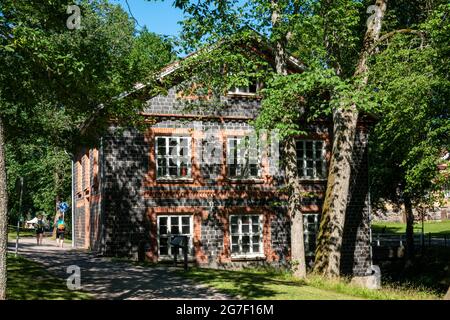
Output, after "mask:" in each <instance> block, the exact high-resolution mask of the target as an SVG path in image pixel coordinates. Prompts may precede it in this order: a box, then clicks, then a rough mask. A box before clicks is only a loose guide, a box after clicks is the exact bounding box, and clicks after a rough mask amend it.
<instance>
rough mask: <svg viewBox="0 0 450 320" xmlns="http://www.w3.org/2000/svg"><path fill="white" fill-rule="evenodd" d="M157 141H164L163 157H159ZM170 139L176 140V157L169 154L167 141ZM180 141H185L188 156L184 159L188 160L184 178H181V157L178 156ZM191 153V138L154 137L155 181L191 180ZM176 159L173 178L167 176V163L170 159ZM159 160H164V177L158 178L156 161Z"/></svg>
mask: <svg viewBox="0 0 450 320" xmlns="http://www.w3.org/2000/svg"><path fill="white" fill-rule="evenodd" d="M159 139H165V141H164V143H165V148H166V154H165V155H159V154H158V150H159V144H158V140H159ZM170 139H176V140H177V148H176V151H177V155H176V156H173V155H170V154H169V150H170V147H169V141H170ZM182 139H186V140H187V149H188V152H187V153H188V154H187V156H186V158H187V159H188V161H187V174H186V176H181V158H182V157H181V156H180V155H179V154H180V145H181V140H182ZM191 152H192V138H191V137H190V136H164V135H160V136H156V137H155V162H156V179H157V180H189V179H191V178H192V175H191V174H192V172H191V168H192V156H191ZM174 158H175V159H176V163H177V173H178V175H177V176H173V175H170V174H169V171H170V170H169V163H170V159H174ZM159 159H165V160H166V168H167V171H166V175H163V176H160V175H159V164H158V160H159Z"/></svg>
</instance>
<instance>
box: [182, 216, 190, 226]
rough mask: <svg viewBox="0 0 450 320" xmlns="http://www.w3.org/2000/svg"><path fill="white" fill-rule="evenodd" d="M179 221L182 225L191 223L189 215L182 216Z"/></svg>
mask: <svg viewBox="0 0 450 320" xmlns="http://www.w3.org/2000/svg"><path fill="white" fill-rule="evenodd" d="M181 223H182V224H183V226H189V225H190V224H191V219H190V218H189V217H182V218H181Z"/></svg>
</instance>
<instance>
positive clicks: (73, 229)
mask: <svg viewBox="0 0 450 320" xmlns="http://www.w3.org/2000/svg"><path fill="white" fill-rule="evenodd" d="M71 163H72V248H75V223H74V222H75V192H74V187H75V186H74V184H75V179H74V172H73V169H74V157H73V156H72V160H71Z"/></svg>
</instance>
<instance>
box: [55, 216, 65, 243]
mask: <svg viewBox="0 0 450 320" xmlns="http://www.w3.org/2000/svg"><path fill="white" fill-rule="evenodd" d="M65 232H66V224H65V222H64V216H63V215H62V214H61V215H60V216H59V218H58V220H57V221H56V244H57V245H58V246H59V247H61V248H62V247H63V245H64V234H65Z"/></svg>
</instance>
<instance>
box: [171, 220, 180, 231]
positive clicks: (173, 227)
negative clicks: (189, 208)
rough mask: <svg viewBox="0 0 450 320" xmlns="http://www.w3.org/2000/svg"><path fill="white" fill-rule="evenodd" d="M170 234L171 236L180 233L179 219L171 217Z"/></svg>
mask: <svg viewBox="0 0 450 320" xmlns="http://www.w3.org/2000/svg"><path fill="white" fill-rule="evenodd" d="M170 233H171V234H179V233H180V225H179V219H178V217H170Z"/></svg>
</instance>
